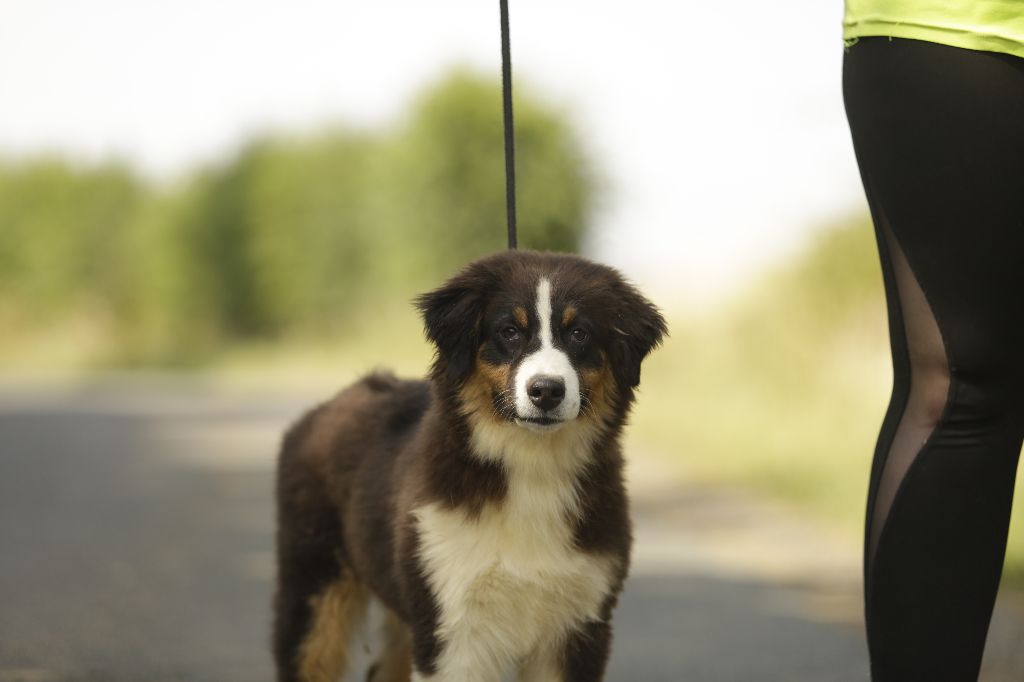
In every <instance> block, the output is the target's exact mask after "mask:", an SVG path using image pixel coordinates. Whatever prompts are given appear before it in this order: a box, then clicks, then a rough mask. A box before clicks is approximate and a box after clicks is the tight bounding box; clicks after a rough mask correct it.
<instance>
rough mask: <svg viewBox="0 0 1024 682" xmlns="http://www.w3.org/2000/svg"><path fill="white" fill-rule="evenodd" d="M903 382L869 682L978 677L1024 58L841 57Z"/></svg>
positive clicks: (875, 557) (897, 50) (1000, 465)
mask: <svg viewBox="0 0 1024 682" xmlns="http://www.w3.org/2000/svg"><path fill="white" fill-rule="evenodd" d="M843 87H844V95H845V99H846V108H847V116H848V118H849V122H850V128H851V131H852V133H853V140H854V147H855V149H856V152H857V160H858V163H859V165H860V169H861V176H862V179H863V181H864V187H865V191H866V192H867V195H868V202H869V204H870V206H871V212H872V218H873V220H874V224H875V231H876V236H877V240H878V247H879V254H880V256H881V260H882V267H883V274H884V278H885V285H886V295H887V300H888V305H889V319H890V335H891V340H892V352H893V367H894V386H893V397H892V402H891V403H890V405H889V410H888V413H887V415H886V418H885V421H884V423H883V426H882V431H881V434H880V436H879V440H878V446H877V449H876V451H875V459H874V463H873V467H872V473H871V481H870V487H869V491H868V512H867V524H866V532H865V606H866V617H867V629H868V645H869V649H870V653H871V661H872V676H873V679H874V680H876V682H908V681H916V680H928V681H929V682H943V681H949V682H966V681H969V680H976V679H977V675H978V670H979V668H980V665H981V656H982V652H983V650H984V643H985V636H986V634H987V631H988V623H989V619H990V617H991V612H992V606H993V604H994V600H995V594H996V589H997V587H998V584H999V576H1000V572H1001V568H1002V562H1003V555H1004V552H1005V545H1006V530H1007V525H1008V523H1009V512H1010V504H1011V501H1012V497H1013V481H1014V473H1015V470H1016V465H1017V457H1018V455H1019V453H1020V447H1021V438H1022V434H1024V59H1018V58H1015V57H1010V56H1007V55H999V54H992V53H984V52H975V51H970V50H962V49H959V48H953V47H947V46H943V45H937V44H930V43H924V42H919V41H911V40H889V39H887V38H867V39H861V40H860V41H858V42H857V43H856V44H855V45H853V46H852V47H850V48H849V49H848V52H847V55H846V59H845V64H844V74H843Z"/></svg>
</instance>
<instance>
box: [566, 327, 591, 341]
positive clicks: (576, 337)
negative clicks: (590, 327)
mask: <svg viewBox="0 0 1024 682" xmlns="http://www.w3.org/2000/svg"><path fill="white" fill-rule="evenodd" d="M569 336H570V338H572V340H573V343H579V344H584V343H586V342H587V339H589V338H590V335H589V334H587V332H586V330H585V329H580V328H579V327H576V329H573V330H572V333H571V334H570V335H569Z"/></svg>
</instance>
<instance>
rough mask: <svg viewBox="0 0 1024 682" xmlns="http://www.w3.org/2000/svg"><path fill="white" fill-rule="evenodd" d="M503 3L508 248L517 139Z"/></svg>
mask: <svg viewBox="0 0 1024 682" xmlns="http://www.w3.org/2000/svg"><path fill="white" fill-rule="evenodd" d="M500 4H501V94H502V98H503V100H504V108H505V207H506V213H507V214H508V248H510V249H515V248H516V245H517V244H516V141H515V128H514V126H513V124H512V48H511V46H510V42H509V37H508V0H500Z"/></svg>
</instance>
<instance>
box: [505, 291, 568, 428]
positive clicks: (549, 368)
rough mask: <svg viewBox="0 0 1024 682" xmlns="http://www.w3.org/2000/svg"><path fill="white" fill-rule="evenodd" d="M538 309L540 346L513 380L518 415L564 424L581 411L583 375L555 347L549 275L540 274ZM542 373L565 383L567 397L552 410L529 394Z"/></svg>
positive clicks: (527, 357) (529, 356)
mask: <svg viewBox="0 0 1024 682" xmlns="http://www.w3.org/2000/svg"><path fill="white" fill-rule="evenodd" d="M536 310H537V318H538V319H539V320H540V349H539V350H537V351H535V352H533V353H531V354H530V355H528V356H526V357H525V358H523V361H522V362H521V363H519V369H518V370H517V371H516V376H515V380H514V382H513V383H514V386H515V400H516V414H517V415H518V416H519V417H520V419H526V418H536V417H550V418H552V419H557V420H559V422H563V423H564V422H566V421H569V420H571V419H575V418H576V417H577V416H578V415H579V413H580V378H579V375H577V374H576V369H575V368H574V367H573V366H572V362H571V361H570V360H569V356H568V355H566V354H565V353H564V352H563V351H560V350H558V349H557V348H555V342H554V338H553V337H552V335H551V281H550V280H549V279H548V278H547V277H541V278H540V281H538V282H537V301H536ZM539 376H548V377H554V378H558V379H561V380H562V382H563V383H564V384H565V398H564V399H563V400H562V402H561V403H559V405H558V407H556V408H555V409H554V410H552V411H551V412H549V413H545V412H544V411H543V410H541V409H540V408H539V407H537V406H536V405H534V404H533V402H531V401H530V396H529V395H528V394H527V389H528V387H529V385H530V382H531V381H532V380H533V379H534V378H536V377H539ZM521 425H522V426H526V427H527V428H530V429H532V430H535V431H553V430H556V429H558V428H560V427H561V426H562V424H560V423H556V424H551V425H550V426H543V425H540V424H533V423H530V422H528V421H523V422H521Z"/></svg>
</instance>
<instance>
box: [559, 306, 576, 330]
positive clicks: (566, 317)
mask: <svg viewBox="0 0 1024 682" xmlns="http://www.w3.org/2000/svg"><path fill="white" fill-rule="evenodd" d="M575 319H576V309H575V308H573V307H572V306H571V305H567V306H565V310H563V311H562V326H563V327H568V326H569V324H570V323H571V322H572V321H573V320H575Z"/></svg>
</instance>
